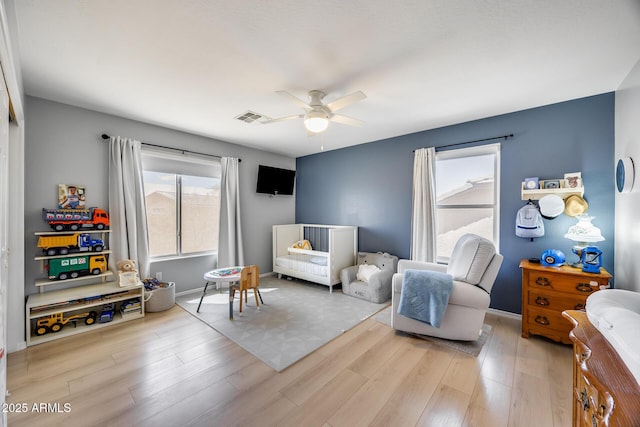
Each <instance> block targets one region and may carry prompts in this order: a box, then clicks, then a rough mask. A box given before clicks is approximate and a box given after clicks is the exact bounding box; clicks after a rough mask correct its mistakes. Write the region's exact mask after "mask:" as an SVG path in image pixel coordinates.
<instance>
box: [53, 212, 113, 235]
mask: <svg viewBox="0 0 640 427" xmlns="http://www.w3.org/2000/svg"><path fill="white" fill-rule="evenodd" d="M42 219H44V220H45V221H46V222H47V223H48V224H49V226H50V227H51V228H52V229H54V230H55V231H63V230H71V231H77V230H80V229H81V228H96V229H98V230H103V229H105V228H108V227H109V214H108V213H107V212H106V211H103V210H102V209H98V208H89V209H42Z"/></svg>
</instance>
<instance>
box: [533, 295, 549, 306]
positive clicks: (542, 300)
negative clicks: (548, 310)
mask: <svg viewBox="0 0 640 427" xmlns="http://www.w3.org/2000/svg"><path fill="white" fill-rule="evenodd" d="M536 304H538V305H549V300H548V299H546V298H545V297H537V298H536Z"/></svg>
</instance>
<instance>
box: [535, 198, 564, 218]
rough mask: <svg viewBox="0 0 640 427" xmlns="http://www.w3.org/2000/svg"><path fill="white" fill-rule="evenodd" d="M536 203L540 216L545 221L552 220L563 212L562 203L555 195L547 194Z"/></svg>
mask: <svg viewBox="0 0 640 427" xmlns="http://www.w3.org/2000/svg"><path fill="white" fill-rule="evenodd" d="M538 203H539V205H540V214H542V216H543V217H544V218H546V219H553V218H555V217H557V216H558V215H560V214H561V213H562V212H564V201H563V200H562V197H560V196H558V195H557V194H547V195H546V196H544V197H542V198H541V199H540V201H539V202H538Z"/></svg>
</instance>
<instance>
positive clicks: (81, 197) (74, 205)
mask: <svg viewBox="0 0 640 427" xmlns="http://www.w3.org/2000/svg"><path fill="white" fill-rule="evenodd" d="M85 199H86V189H85V187H84V186H81V185H75V184H58V209H84V208H85V206H86V205H85Z"/></svg>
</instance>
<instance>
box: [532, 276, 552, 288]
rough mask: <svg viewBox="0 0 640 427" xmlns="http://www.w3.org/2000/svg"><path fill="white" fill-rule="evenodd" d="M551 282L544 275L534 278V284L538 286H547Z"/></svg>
mask: <svg viewBox="0 0 640 427" xmlns="http://www.w3.org/2000/svg"><path fill="white" fill-rule="evenodd" d="M550 284H551V282H550V281H549V279H547V278H546V277H539V276H538V278H537V279H536V285H539V286H549V285H550Z"/></svg>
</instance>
